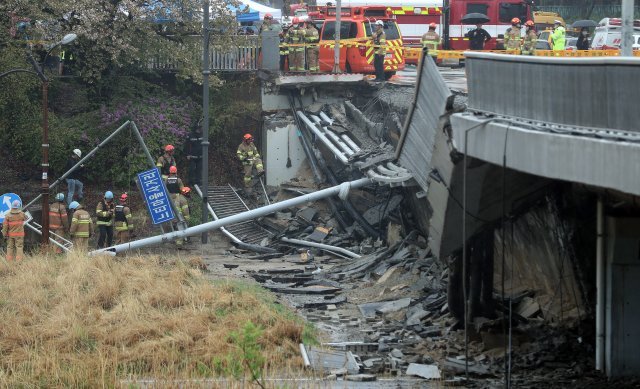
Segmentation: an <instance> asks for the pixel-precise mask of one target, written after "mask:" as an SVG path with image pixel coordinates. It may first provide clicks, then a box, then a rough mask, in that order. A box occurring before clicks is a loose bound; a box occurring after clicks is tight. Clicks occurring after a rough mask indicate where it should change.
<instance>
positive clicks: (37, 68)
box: [0, 34, 77, 246]
mask: <svg viewBox="0 0 640 389" xmlns="http://www.w3.org/2000/svg"><path fill="white" fill-rule="evenodd" d="M76 37H77V35H76V34H67V35H65V36H64V38H62V40H61V41H60V42H57V43H56V44H55V45H53V46H52V47H51V48H50V49H49V51H47V53H46V54H45V56H44V60H43V61H42V65H40V64H38V62H37V61H36V60H35V58H33V55H32V54H31V53H29V62H31V65H32V66H33V71H32V70H27V69H12V70H9V71H7V72H4V73H1V74H0V78H2V77H4V76H6V75H9V74H12V73H30V74H34V75H36V76H38V78H39V79H40V81H41V82H42V185H41V194H42V245H43V246H47V245H48V244H49V109H48V106H49V78H48V77H47V76H46V75H45V74H44V65H45V63H46V62H47V57H48V56H49V54H50V53H51V51H52V50H53V49H55V48H56V47H58V46H60V45H66V44H67V43H71V42H72V41H73V40H75V39H76Z"/></svg>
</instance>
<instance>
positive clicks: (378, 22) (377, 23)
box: [376, 20, 384, 26]
mask: <svg viewBox="0 0 640 389" xmlns="http://www.w3.org/2000/svg"><path fill="white" fill-rule="evenodd" d="M376 26H384V22H383V21H382V20H376Z"/></svg>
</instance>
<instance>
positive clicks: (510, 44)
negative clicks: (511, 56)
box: [504, 18, 522, 51]
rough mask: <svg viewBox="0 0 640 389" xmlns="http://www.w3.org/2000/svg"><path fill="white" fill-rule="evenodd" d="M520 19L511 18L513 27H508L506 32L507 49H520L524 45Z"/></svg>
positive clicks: (505, 42) (505, 44)
mask: <svg viewBox="0 0 640 389" xmlns="http://www.w3.org/2000/svg"><path fill="white" fill-rule="evenodd" d="M520 26H521V24H520V19H519V18H513V19H511V27H509V28H507V31H505V33H504V48H505V49H506V50H507V51H519V50H520V48H521V46H522V37H521V35H520V34H521V33H520Z"/></svg>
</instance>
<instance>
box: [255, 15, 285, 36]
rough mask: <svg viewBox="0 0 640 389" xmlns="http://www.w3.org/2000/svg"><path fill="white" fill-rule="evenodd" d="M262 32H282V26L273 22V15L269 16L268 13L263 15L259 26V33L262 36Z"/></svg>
mask: <svg viewBox="0 0 640 389" xmlns="http://www.w3.org/2000/svg"><path fill="white" fill-rule="evenodd" d="M263 31H277V32H280V31H282V26H281V25H280V23H278V22H276V21H275V20H273V15H271V14H270V13H267V14H265V15H264V18H263V19H262V25H261V26H260V31H259V33H260V34H262V32H263Z"/></svg>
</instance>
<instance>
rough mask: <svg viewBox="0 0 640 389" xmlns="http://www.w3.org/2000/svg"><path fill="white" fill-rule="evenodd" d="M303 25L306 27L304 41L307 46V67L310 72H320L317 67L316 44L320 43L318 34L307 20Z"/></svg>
mask: <svg viewBox="0 0 640 389" xmlns="http://www.w3.org/2000/svg"><path fill="white" fill-rule="evenodd" d="M304 23H305V25H306V28H305V31H304V40H305V43H306V44H307V67H308V68H309V71H310V72H312V73H316V72H318V71H319V70H320V67H319V66H318V56H319V54H320V47H319V46H318V42H319V41H320V34H319V33H318V30H317V29H316V27H315V26H314V25H313V23H311V21H310V20H309V19H306V20H305V21H304Z"/></svg>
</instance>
